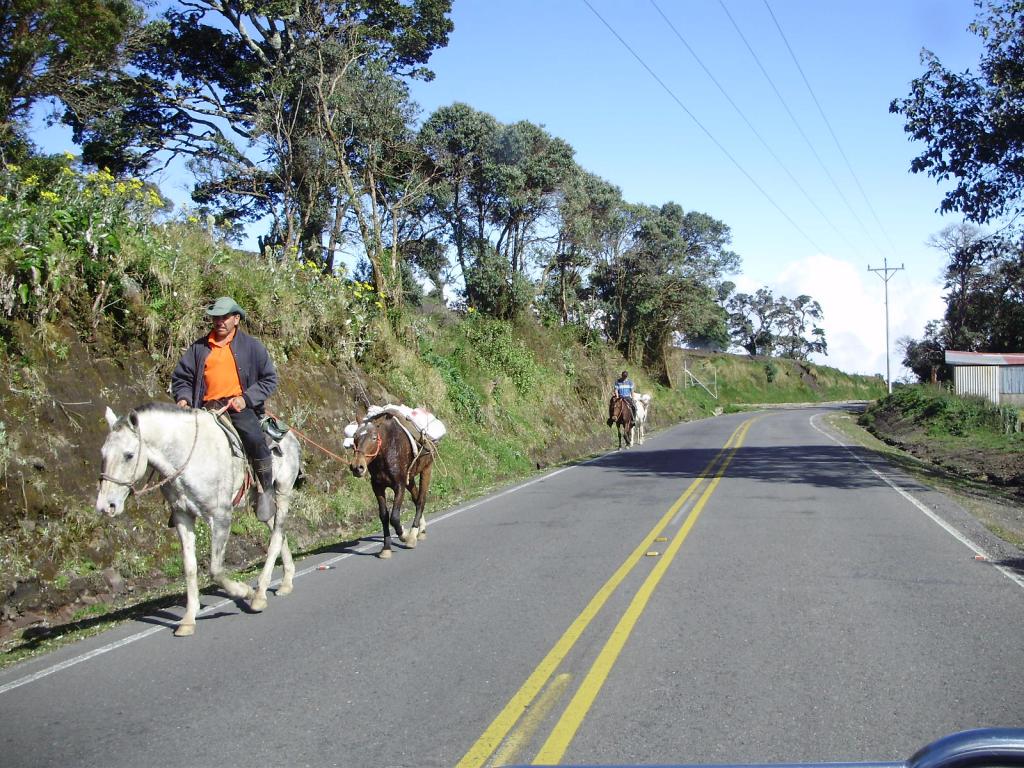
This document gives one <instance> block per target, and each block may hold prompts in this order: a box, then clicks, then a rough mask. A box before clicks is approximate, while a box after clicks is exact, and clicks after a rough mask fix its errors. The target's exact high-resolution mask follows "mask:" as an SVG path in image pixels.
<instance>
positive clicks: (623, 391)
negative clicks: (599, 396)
mask: <svg viewBox="0 0 1024 768" xmlns="http://www.w3.org/2000/svg"><path fill="white" fill-rule="evenodd" d="M613 389H614V394H612V398H611V400H609V401H608V426H609V427H610V426H611V425H612V424H614V423H615V413H614V410H615V401H616V400H617V399H618V398H622V399H623V400H625V401H626V403H628V404H629V408H630V410H631V411H632V412H633V420H634V421H636V403H635V402H634V401H633V393H634V392H635V391H636V388H635V387H634V386H633V382H632V380H630V378H629V373H628V372H627V371H623V372H622V375H621V376H619V378H618V380H617V381H616V382H615V384H614V385H613Z"/></svg>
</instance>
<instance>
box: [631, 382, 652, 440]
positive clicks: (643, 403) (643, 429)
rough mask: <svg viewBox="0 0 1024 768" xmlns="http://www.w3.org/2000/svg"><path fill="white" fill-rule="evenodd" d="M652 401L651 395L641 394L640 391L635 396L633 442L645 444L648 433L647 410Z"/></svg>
mask: <svg viewBox="0 0 1024 768" xmlns="http://www.w3.org/2000/svg"><path fill="white" fill-rule="evenodd" d="M650 402H651V396H650V395H641V394H640V393H639V392H638V393H636V394H635V395H634V396H633V403H634V404H635V405H636V418H635V419H634V420H633V443H634V444H635V443H638V442H639V443H640V445H643V444H644V437H645V436H646V435H647V411H648V408H649V404H650Z"/></svg>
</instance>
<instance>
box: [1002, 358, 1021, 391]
mask: <svg viewBox="0 0 1024 768" xmlns="http://www.w3.org/2000/svg"><path fill="white" fill-rule="evenodd" d="M999 378H1000V382H999V391H1000V393H1002V394H1004V395H1024V366H1021V365H1006V366H1003V367H1002V368H1000V369H999Z"/></svg>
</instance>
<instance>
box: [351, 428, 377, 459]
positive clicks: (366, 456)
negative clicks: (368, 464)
mask: <svg viewBox="0 0 1024 768" xmlns="http://www.w3.org/2000/svg"><path fill="white" fill-rule="evenodd" d="M376 433H377V434H376V438H377V441H376V442H377V445H376V447H375V448H374V451H373V453H367V452H366V451H364V450H363V449H362V448H356V447H355V446H353V447H352V453H353V454H356V453H361V454H363V458H364V459H365V460H366V461H369V460H370V459H372V458H374V457H375V456H376V455H377V454H378V453H380V448H381V445H382V442H383V441H382V440H381V438H380V430H379V429H378V430H376Z"/></svg>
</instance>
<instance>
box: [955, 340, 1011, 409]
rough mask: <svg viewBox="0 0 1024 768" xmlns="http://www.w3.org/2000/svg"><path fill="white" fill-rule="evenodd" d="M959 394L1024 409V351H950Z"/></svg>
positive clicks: (956, 390) (956, 388)
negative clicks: (976, 396) (980, 397)
mask: <svg viewBox="0 0 1024 768" xmlns="http://www.w3.org/2000/svg"><path fill="white" fill-rule="evenodd" d="M946 364H947V365H948V366H949V367H950V368H952V369H953V388H954V391H955V392H956V393H957V394H958V395H980V396H982V397H984V398H987V399H988V400H989V401H990V402H992V403H994V404H995V405H1014V406H1024V352H1012V353H1008V352H1002V353H999V352H955V351H953V350H946Z"/></svg>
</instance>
